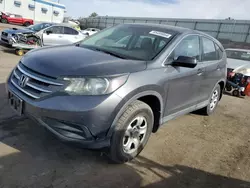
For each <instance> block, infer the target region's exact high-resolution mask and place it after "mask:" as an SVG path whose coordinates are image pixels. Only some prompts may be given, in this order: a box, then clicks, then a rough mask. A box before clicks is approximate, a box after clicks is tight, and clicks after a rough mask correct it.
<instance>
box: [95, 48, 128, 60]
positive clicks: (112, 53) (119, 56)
mask: <svg viewBox="0 0 250 188" xmlns="http://www.w3.org/2000/svg"><path fill="white" fill-rule="evenodd" d="M95 50H96V51H99V52H103V53H105V54H109V55H112V56H114V57H118V58H121V59H126V58H125V57H124V56H121V55H119V54H117V53H114V52H110V51H108V50H103V49H99V48H95Z"/></svg>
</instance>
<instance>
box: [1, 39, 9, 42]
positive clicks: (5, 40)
mask: <svg viewBox="0 0 250 188" xmlns="http://www.w3.org/2000/svg"><path fill="white" fill-rule="evenodd" d="M1 40H2V41H4V42H9V41H8V40H7V39H4V38H1Z"/></svg>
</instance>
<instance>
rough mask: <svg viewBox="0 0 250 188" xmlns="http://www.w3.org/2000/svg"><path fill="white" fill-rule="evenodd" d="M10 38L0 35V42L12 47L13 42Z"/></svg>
mask: <svg viewBox="0 0 250 188" xmlns="http://www.w3.org/2000/svg"><path fill="white" fill-rule="evenodd" d="M11 38H12V37H11V36H9V35H8V36H3V35H1V42H2V43H4V44H7V45H12V44H13V41H12V39H11Z"/></svg>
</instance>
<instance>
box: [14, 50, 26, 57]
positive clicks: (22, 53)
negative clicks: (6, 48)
mask: <svg viewBox="0 0 250 188" xmlns="http://www.w3.org/2000/svg"><path fill="white" fill-rule="evenodd" d="M15 52H16V55H18V56H23V55H24V51H23V50H18V49H17V50H16V51H15Z"/></svg>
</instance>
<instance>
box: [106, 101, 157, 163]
mask: <svg viewBox="0 0 250 188" xmlns="http://www.w3.org/2000/svg"><path fill="white" fill-rule="evenodd" d="M153 121H154V116H153V112H152V110H151V108H150V106H148V105H147V104H146V103H144V102H141V101H135V102H133V103H132V104H130V105H129V106H128V107H127V109H126V110H125V112H124V113H123V114H122V116H121V117H120V118H119V120H118V122H117V125H116V127H115V130H114V133H113V135H112V138H111V145H110V158H111V159H112V160H113V161H114V162H116V163H124V162H128V161H130V160H132V159H133V158H135V157H136V156H137V155H138V154H139V153H140V152H141V151H142V150H143V148H144V146H145V145H146V143H147V141H148V139H149V137H150V134H151V132H152V129H153Z"/></svg>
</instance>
